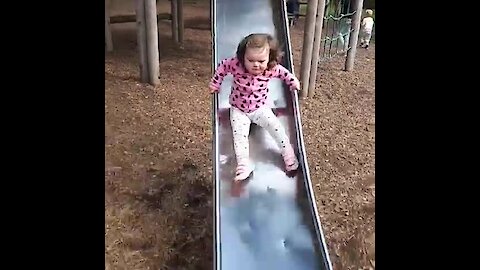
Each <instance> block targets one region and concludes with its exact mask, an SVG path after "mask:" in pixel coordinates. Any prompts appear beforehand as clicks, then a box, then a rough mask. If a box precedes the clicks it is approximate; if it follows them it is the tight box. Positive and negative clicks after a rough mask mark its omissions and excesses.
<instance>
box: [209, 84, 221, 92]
mask: <svg viewBox="0 0 480 270" xmlns="http://www.w3.org/2000/svg"><path fill="white" fill-rule="evenodd" d="M208 87H209V88H210V94H213V93H218V90H219V89H217V88H216V87H215V86H214V85H213V82H210V84H209V85H208Z"/></svg>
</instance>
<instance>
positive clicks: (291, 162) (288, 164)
mask: <svg viewBox="0 0 480 270" xmlns="http://www.w3.org/2000/svg"><path fill="white" fill-rule="evenodd" d="M283 161H285V169H286V170H287V171H294V170H296V169H297V168H298V159H297V157H296V156H295V152H294V151H293V148H292V147H288V148H287V150H285V153H283Z"/></svg>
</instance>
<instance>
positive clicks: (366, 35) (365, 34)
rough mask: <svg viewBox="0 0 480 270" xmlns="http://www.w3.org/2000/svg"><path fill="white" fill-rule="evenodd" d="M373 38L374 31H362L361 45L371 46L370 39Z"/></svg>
mask: <svg viewBox="0 0 480 270" xmlns="http://www.w3.org/2000/svg"><path fill="white" fill-rule="evenodd" d="M371 38H372V31H365V30H362V31H361V32H360V43H361V44H364V45H369V44H370V39H371Z"/></svg>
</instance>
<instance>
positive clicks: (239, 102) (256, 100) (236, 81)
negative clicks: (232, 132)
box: [210, 57, 295, 113]
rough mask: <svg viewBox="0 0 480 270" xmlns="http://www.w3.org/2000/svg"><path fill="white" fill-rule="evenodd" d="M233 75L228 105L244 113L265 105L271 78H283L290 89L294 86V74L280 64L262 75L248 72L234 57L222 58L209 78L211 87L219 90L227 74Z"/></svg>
mask: <svg viewBox="0 0 480 270" xmlns="http://www.w3.org/2000/svg"><path fill="white" fill-rule="evenodd" d="M229 73H230V74H232V75H233V83H232V93H231V94H230V105H232V106H234V107H236V108H238V109H240V110H241V111H243V112H245V113H250V112H253V111H255V110H256V109H258V108H260V106H262V105H265V102H266V100H267V95H268V91H269V90H268V88H267V85H268V82H269V81H270V80H271V78H279V79H281V80H283V81H284V82H285V83H286V84H287V85H288V86H289V87H290V89H291V90H293V88H294V84H293V82H294V80H295V79H294V75H293V74H292V73H291V72H290V71H288V70H287V69H286V68H284V67H283V66H281V65H276V66H275V67H273V68H272V69H271V70H266V71H265V72H264V73H263V74H262V75H258V76H257V75H252V74H250V73H248V72H247V71H246V70H245V69H244V68H243V66H242V65H241V64H240V62H239V61H238V59H237V58H236V57H233V58H228V59H224V60H223V61H222V62H221V63H220V64H219V66H218V67H217V70H216V71H215V74H214V75H213V77H212V79H211V83H210V85H211V87H212V88H213V89H214V90H217V91H218V90H219V89H220V85H221V84H222V81H223V79H224V78H225V76H227V74H229Z"/></svg>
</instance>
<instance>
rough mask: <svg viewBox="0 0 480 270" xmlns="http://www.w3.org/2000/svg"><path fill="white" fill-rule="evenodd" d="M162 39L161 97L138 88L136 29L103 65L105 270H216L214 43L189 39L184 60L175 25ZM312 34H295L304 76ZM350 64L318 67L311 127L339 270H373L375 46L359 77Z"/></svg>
mask: <svg viewBox="0 0 480 270" xmlns="http://www.w3.org/2000/svg"><path fill="white" fill-rule="evenodd" d="M165 2H166V3H164V4H162V5H168V2H167V1H165ZM185 6H186V9H185V18H186V20H187V22H188V24H190V25H204V26H207V25H208V24H209V23H208V14H209V10H208V5H202V4H201V2H198V3H196V4H186V5H185ZM162 7H165V6H162ZM167 7H168V6H167ZM186 24H187V23H186ZM200 28H201V27H200ZM160 29H161V31H160V33H161V35H160V46H161V63H160V70H161V78H160V86H158V87H152V86H149V85H145V84H141V83H139V82H138V77H139V73H138V55H137V54H136V35H135V30H134V28H133V25H132V24H123V25H115V27H114V29H113V38H114V46H115V51H114V52H113V53H111V54H108V55H107V56H106V59H105V77H106V78H105V111H106V113H105V121H106V125H105V141H106V143H105V159H106V168H105V196H106V199H105V260H106V264H105V268H106V269H128V270H133V269H211V267H212V258H213V254H212V222H213V217H212V181H211V179H212V178H211V174H212V164H211V133H212V131H211V119H210V117H211V103H210V95H209V94H208V88H207V86H208V80H209V77H210V65H211V41H210V32H209V31H208V30H202V29H191V28H187V29H185V47H184V48H183V49H180V48H178V47H177V46H176V45H175V44H174V43H173V42H172V40H171V34H170V23H168V22H161V23H160ZM302 31H303V19H301V20H300V21H299V22H298V23H297V25H296V26H295V27H294V28H293V29H292V31H291V35H292V47H293V50H294V52H293V55H294V63H295V71H296V72H297V75H299V74H298V72H299V71H300V68H299V67H300V60H301V49H302V42H303V33H302ZM343 64H344V58H341V57H337V58H335V59H332V60H330V61H328V62H325V63H322V64H321V65H320V66H319V74H318V77H317V86H316V94H315V96H314V97H313V98H309V99H307V100H304V101H301V110H302V123H303V131H304V135H305V140H306V147H307V149H306V150H307V155H308V162H309V165H310V170H311V178H312V181H313V185H314V186H315V187H316V190H315V193H316V198H317V203H318V210H319V213H320V216H321V221H322V225H323V229H324V231H325V234H326V239H327V244H328V247H329V251H330V255H331V259H332V261H333V263H334V268H335V269H368V268H369V267H370V268H374V266H375V243H374V242H375V170H374V168H375V45H374V44H373V45H372V46H371V47H370V49H369V50H364V49H359V50H358V53H357V58H356V60H355V69H354V71H352V72H344V71H343V70H342V69H343Z"/></svg>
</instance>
